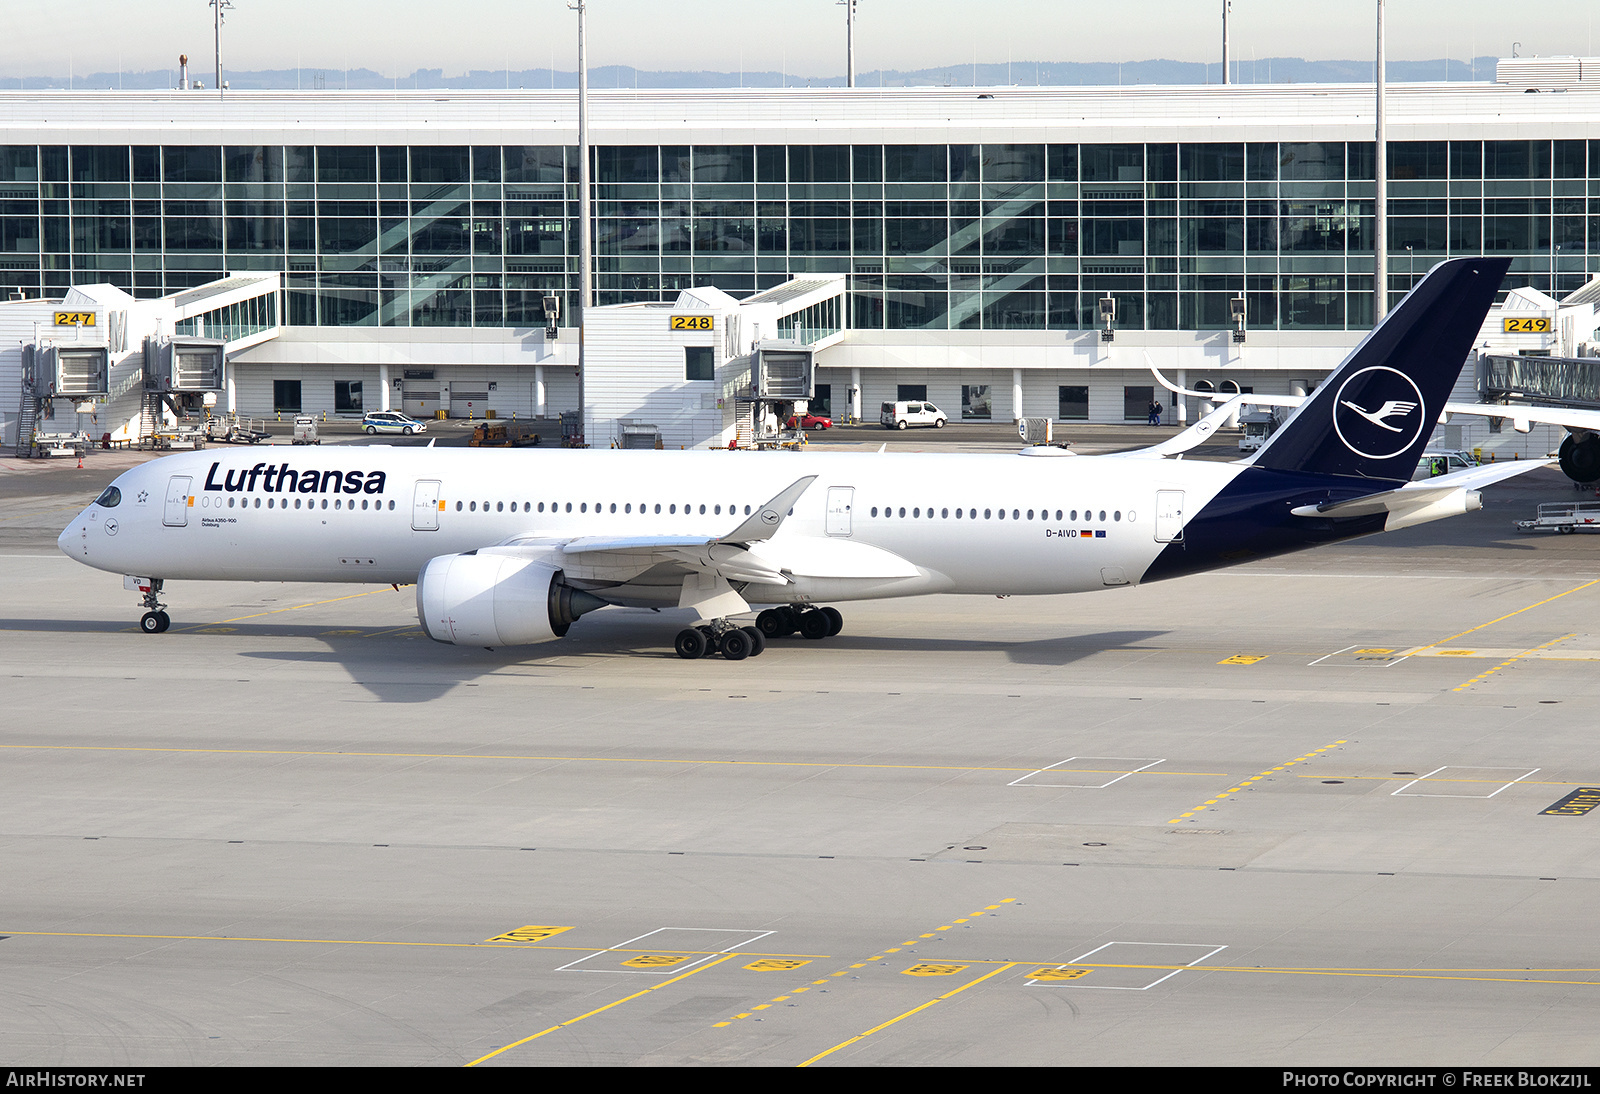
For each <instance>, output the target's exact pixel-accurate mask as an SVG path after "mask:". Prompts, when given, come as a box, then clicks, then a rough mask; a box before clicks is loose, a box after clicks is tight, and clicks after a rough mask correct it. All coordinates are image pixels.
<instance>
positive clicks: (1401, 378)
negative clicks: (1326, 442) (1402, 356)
mask: <svg viewBox="0 0 1600 1094" xmlns="http://www.w3.org/2000/svg"><path fill="white" fill-rule="evenodd" d="M1427 424H1428V415H1427V412H1426V410H1425V407H1424V401H1423V398H1422V391H1421V390H1420V389H1419V388H1418V387H1417V385H1416V383H1415V381H1413V380H1412V379H1411V377H1409V376H1407V375H1406V374H1405V373H1403V372H1401V371H1399V370H1398V369H1392V368H1389V367H1388V366H1387V365H1374V366H1372V367H1371V368H1364V369H1362V370H1361V371H1360V372H1358V373H1356V374H1355V375H1354V376H1352V377H1350V379H1348V380H1346V381H1345V382H1344V383H1343V384H1342V385H1340V387H1339V393H1338V394H1337V395H1336V396H1335V397H1334V403H1333V428H1334V431H1335V432H1337V433H1338V434H1339V439H1340V440H1341V441H1343V442H1344V446H1345V447H1346V448H1348V449H1349V450H1350V451H1352V452H1354V453H1355V454H1356V455H1358V456H1365V457H1366V458H1367V459H1369V460H1387V459H1392V458H1393V457H1395V456H1398V455H1400V454H1401V453H1402V452H1405V451H1406V450H1408V449H1409V448H1410V447H1411V446H1412V445H1413V444H1415V443H1416V442H1417V438H1419V437H1420V436H1421V435H1422V431H1423V429H1424V428H1426V426H1427Z"/></svg>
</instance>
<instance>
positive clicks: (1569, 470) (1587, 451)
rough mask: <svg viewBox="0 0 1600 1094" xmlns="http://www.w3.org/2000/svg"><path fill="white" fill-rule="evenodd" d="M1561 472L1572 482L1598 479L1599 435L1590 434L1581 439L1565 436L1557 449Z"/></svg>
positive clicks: (1599, 465) (1599, 464)
mask: <svg viewBox="0 0 1600 1094" xmlns="http://www.w3.org/2000/svg"><path fill="white" fill-rule="evenodd" d="M1558 455H1559V456H1560V459H1561V470H1562V473H1563V474H1565V475H1566V476H1567V478H1569V479H1571V480H1572V481H1573V482H1594V481H1595V480H1596V479H1600V437H1597V436H1595V435H1594V434H1590V435H1589V436H1587V437H1585V438H1584V439H1583V440H1582V441H1580V440H1578V439H1577V438H1576V437H1573V436H1570V435H1569V436H1567V437H1566V438H1565V439H1564V440H1563V441H1562V442H1561V448H1560V449H1559V450H1558Z"/></svg>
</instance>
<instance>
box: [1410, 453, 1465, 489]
mask: <svg viewBox="0 0 1600 1094" xmlns="http://www.w3.org/2000/svg"><path fill="white" fill-rule="evenodd" d="M1477 466H1478V460H1477V457H1476V456H1474V455H1473V454H1472V453H1471V452H1467V451H1465V450H1463V449H1457V450H1454V451H1441V450H1439V449H1435V448H1430V449H1428V450H1427V451H1426V452H1424V453H1423V454H1422V458H1421V459H1420V460H1418V461H1417V469H1416V470H1415V471H1413V472H1412V473H1411V480H1412V481H1413V482H1416V481H1417V480H1419V479H1431V478H1433V477H1434V476H1436V475H1449V474H1451V473H1453V472H1456V471H1465V470H1466V469H1467V468H1469V467H1477Z"/></svg>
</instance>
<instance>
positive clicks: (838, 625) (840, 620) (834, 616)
mask: <svg viewBox="0 0 1600 1094" xmlns="http://www.w3.org/2000/svg"><path fill="white" fill-rule="evenodd" d="M817 610H818V611H820V612H821V613H822V614H823V615H825V616H827V617H828V637H829V638H832V637H833V636H834V635H836V634H838V633H839V632H840V631H842V630H844V616H843V615H841V614H840V613H839V609H838V608H819V609H817Z"/></svg>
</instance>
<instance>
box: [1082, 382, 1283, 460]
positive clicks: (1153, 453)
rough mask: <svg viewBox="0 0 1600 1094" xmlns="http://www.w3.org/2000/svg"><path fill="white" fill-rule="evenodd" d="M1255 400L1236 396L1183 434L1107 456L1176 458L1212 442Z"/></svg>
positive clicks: (1214, 409) (1252, 397)
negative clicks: (1229, 418)
mask: <svg viewBox="0 0 1600 1094" xmlns="http://www.w3.org/2000/svg"><path fill="white" fill-rule="evenodd" d="M1158 375H1159V373H1158ZM1174 390H1177V389H1174ZM1253 399H1255V396H1254V395H1234V396H1232V397H1231V398H1229V399H1228V401H1227V402H1225V403H1223V404H1222V405H1221V406H1217V407H1214V408H1212V409H1211V410H1209V411H1207V412H1206V413H1205V415H1204V416H1202V417H1201V419H1200V420H1199V421H1197V422H1195V423H1194V425H1192V426H1190V427H1189V428H1188V429H1185V430H1184V431H1183V432H1182V433H1179V434H1177V435H1176V436H1173V437H1169V438H1167V439H1166V440H1164V441H1162V442H1161V443H1160V444H1153V445H1151V446H1150V447H1148V448H1135V449H1133V450H1132V451H1130V452H1110V453H1107V455H1109V456H1117V457H1122V458H1134V459H1141V458H1142V459H1161V458H1162V457H1164V456H1176V455H1178V454H1180V453H1183V452H1187V451H1189V449H1191V448H1193V447H1195V446H1196V445H1198V444H1204V443H1205V442H1206V441H1208V440H1210V439H1211V437H1212V435H1213V434H1215V433H1216V431H1217V430H1218V429H1220V428H1221V427H1222V423H1223V422H1225V421H1227V420H1228V415H1230V414H1232V413H1233V412H1234V411H1235V410H1237V409H1238V408H1239V407H1240V406H1241V405H1243V404H1244V403H1247V402H1250V401H1251V400H1253Z"/></svg>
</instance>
